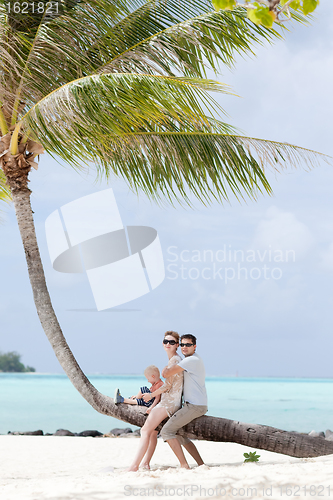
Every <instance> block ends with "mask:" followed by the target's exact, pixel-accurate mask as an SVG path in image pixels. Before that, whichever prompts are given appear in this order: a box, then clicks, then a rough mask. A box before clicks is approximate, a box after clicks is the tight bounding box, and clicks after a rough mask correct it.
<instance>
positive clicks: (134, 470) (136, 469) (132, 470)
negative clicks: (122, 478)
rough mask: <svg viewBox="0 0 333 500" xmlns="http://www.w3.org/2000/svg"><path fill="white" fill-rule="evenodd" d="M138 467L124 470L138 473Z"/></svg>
mask: <svg viewBox="0 0 333 500" xmlns="http://www.w3.org/2000/svg"><path fill="white" fill-rule="evenodd" d="M138 470H139V467H138V466H137V465H132V466H131V467H129V468H128V469H126V472H138Z"/></svg>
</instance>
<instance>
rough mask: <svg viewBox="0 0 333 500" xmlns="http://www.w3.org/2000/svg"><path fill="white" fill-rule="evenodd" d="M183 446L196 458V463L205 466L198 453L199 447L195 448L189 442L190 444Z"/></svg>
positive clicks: (190, 442)
mask: <svg viewBox="0 0 333 500" xmlns="http://www.w3.org/2000/svg"><path fill="white" fill-rule="evenodd" d="M183 446H184V447H185V449H186V450H187V451H188V452H189V454H190V455H191V456H192V457H193V458H194V460H195V461H196V463H197V464H198V465H203V464H204V461H203V460H202V458H201V455H200V453H199V452H198V449H197V447H196V446H195V444H194V443H192V441H189V442H188V443H185V444H184V445H183Z"/></svg>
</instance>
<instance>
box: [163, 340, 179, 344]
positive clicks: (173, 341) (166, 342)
mask: <svg viewBox="0 0 333 500" xmlns="http://www.w3.org/2000/svg"><path fill="white" fill-rule="evenodd" d="M163 344H170V345H175V344H177V342H176V341H175V340H168V339H163Z"/></svg>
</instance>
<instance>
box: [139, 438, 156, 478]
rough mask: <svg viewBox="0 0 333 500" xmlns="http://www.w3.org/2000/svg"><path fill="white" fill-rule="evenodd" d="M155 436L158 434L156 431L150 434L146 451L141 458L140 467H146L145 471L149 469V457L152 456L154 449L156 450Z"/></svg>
mask: <svg viewBox="0 0 333 500" xmlns="http://www.w3.org/2000/svg"><path fill="white" fill-rule="evenodd" d="M157 434H158V432H157V431H153V432H152V433H151V434H150V439H149V446H148V450H147V452H146V454H145V456H144V457H143V460H142V463H141V466H142V467H146V468H147V469H149V468H150V467H149V465H150V460H151V457H152V456H153V455H154V451H155V448H156V445H157Z"/></svg>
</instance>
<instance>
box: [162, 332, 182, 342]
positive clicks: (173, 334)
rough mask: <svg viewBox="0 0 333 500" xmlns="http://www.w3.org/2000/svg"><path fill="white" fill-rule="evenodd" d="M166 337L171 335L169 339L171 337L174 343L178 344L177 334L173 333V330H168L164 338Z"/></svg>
mask: <svg viewBox="0 0 333 500" xmlns="http://www.w3.org/2000/svg"><path fill="white" fill-rule="evenodd" d="M168 335H171V337H173V338H174V339H175V340H176V342H177V343H179V333H177V332H174V331H173V330H168V331H167V332H165V334H164V338H165V337H167V336H168Z"/></svg>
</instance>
